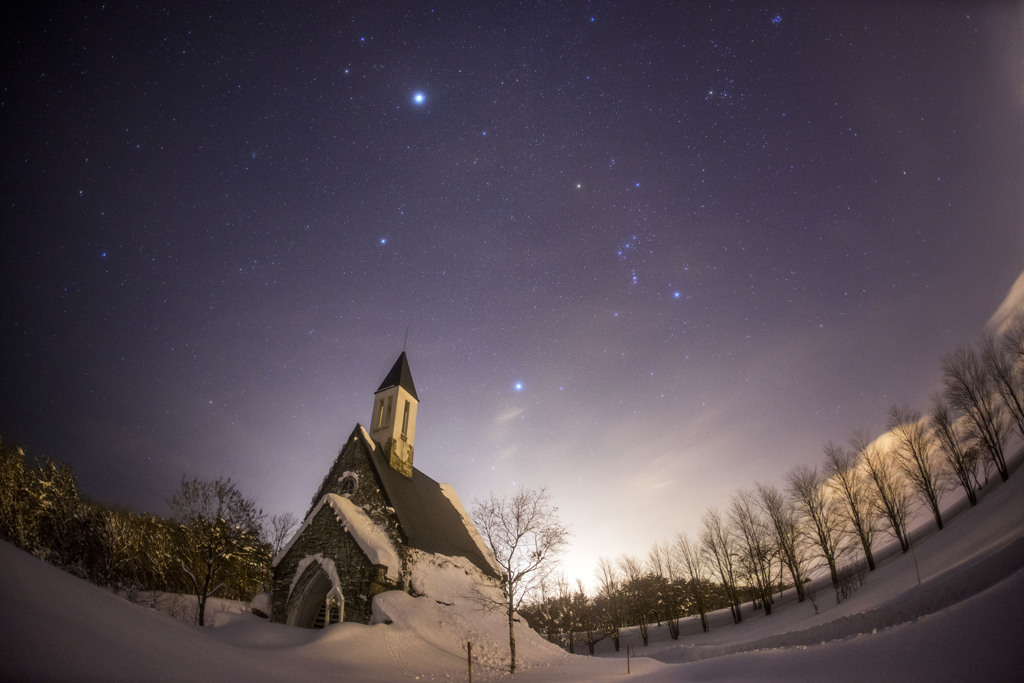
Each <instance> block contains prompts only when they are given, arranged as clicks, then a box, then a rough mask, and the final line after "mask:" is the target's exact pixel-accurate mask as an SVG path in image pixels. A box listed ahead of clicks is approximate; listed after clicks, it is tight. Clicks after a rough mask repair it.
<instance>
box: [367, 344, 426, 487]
mask: <svg viewBox="0 0 1024 683" xmlns="http://www.w3.org/2000/svg"><path fill="white" fill-rule="evenodd" d="M419 402H420V400H419V398H418V397H417V396H416V386H415V385H414V384H413V383H412V373H411V372H409V361H408V359H406V357H405V351H402V355H400V356H399V357H398V360H396V361H395V364H394V365H393V366H392V367H391V371H390V372H388V375H387V377H385V378H384V381H383V382H381V384H380V387H378V388H377V391H376V392H374V394H373V416H372V418H371V419H370V437H371V438H373V440H374V441H376V442H377V443H379V444H380V445H381V446H382V447H383V448H384V454H385V455H386V456H387V460H388V464H389V465H390V466H391V468H392V469H394V470H397V471H398V472H401V473H402V474H404V475H405V476H407V477H412V455H413V441H414V440H415V437H416V407H417V406H418V405H419Z"/></svg>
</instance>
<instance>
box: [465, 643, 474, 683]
mask: <svg viewBox="0 0 1024 683" xmlns="http://www.w3.org/2000/svg"><path fill="white" fill-rule="evenodd" d="M466 663H467V664H468V665H469V683H473V643H472V642H470V641H468V640H467V641H466Z"/></svg>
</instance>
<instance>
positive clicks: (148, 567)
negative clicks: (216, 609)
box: [0, 439, 296, 625]
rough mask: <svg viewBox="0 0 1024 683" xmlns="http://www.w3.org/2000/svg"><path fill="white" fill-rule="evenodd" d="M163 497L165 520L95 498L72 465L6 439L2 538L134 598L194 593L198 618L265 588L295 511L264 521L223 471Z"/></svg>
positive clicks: (0, 474) (0, 488)
mask: <svg viewBox="0 0 1024 683" xmlns="http://www.w3.org/2000/svg"><path fill="white" fill-rule="evenodd" d="M167 503H168V506H169V508H170V510H171V516H170V517H169V518H162V517H159V516H157V515H154V514H150V513H145V512H142V513H139V512H133V511H130V510H125V509H121V508H117V507H109V506H106V505H104V504H102V503H98V502H96V501H92V500H89V499H88V498H86V497H85V496H83V495H82V493H81V491H80V490H79V488H78V481H77V478H76V477H75V474H74V472H73V471H72V469H71V467H70V466H69V465H66V464H59V463H56V462H54V461H53V460H50V459H49V458H45V457H44V458H41V459H36V460H32V459H30V458H29V457H28V456H27V455H26V453H25V450H24V449H23V448H21V447H11V446H9V445H7V444H6V443H4V442H3V440H2V439H0V538H3V539H6V540H7V541H9V542H11V543H12V544H14V545H16V546H18V547H19V548H22V549H23V550H26V551H27V552H29V553H31V554H33V555H35V556H36V557H39V558H40V559H43V560H45V561H47V562H49V563H51V564H53V565H55V566H57V567H60V568H61V569H64V570H65V571H68V572H70V573H72V574H75V575H76V576H78V577H80V578H83V579H86V580H87V581H90V582H92V583H94V584H96V585H99V586H103V587H107V588H109V589H111V590H113V591H114V592H115V593H119V594H123V595H125V596H126V597H127V598H128V599H129V600H132V601H134V600H136V599H138V596H139V594H140V593H141V592H143V591H155V592H167V593H184V594H189V595H193V596H195V598H196V601H197V608H198V609H197V617H198V622H199V624H200V625H203V624H204V623H205V612H206V609H205V608H206V601H207V599H208V598H209V597H212V596H214V595H216V596H217V597H221V598H227V599H233V600H246V601H248V600H251V599H252V598H253V596H254V595H256V594H257V593H260V592H263V591H267V590H269V588H270V581H271V566H270V563H271V559H272V557H273V553H274V552H276V551H277V550H279V549H280V547H281V545H282V544H283V543H284V540H285V539H286V537H287V535H288V533H289V531H290V530H291V529H292V528H293V527H294V526H295V523H296V522H295V518H294V516H293V515H291V514H290V513H287V514H284V515H278V516H273V517H270V518H269V519H268V518H267V517H266V516H265V515H264V514H263V512H262V510H260V509H259V508H258V507H257V506H256V503H255V502H254V501H253V500H252V499H251V498H247V497H246V496H244V495H243V494H242V493H241V492H240V491H239V490H238V487H237V486H236V485H235V484H234V482H232V481H231V480H230V479H223V478H221V479H217V480H215V481H202V480H199V479H195V478H193V479H187V478H185V477H183V478H182V481H181V484H180V486H179V488H178V490H177V491H176V492H175V493H174V494H173V496H172V497H171V498H170V499H169V500H168V501H167Z"/></svg>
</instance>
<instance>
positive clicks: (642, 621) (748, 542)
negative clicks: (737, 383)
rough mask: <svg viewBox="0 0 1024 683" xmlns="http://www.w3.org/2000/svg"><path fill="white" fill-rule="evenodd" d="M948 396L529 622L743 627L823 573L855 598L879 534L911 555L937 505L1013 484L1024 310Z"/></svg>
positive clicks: (962, 366)
mask: <svg viewBox="0 0 1024 683" xmlns="http://www.w3.org/2000/svg"><path fill="white" fill-rule="evenodd" d="M942 371H943V391H942V392H940V393H938V394H936V395H935V396H934V397H933V398H932V402H931V403H932V404H931V408H930V411H929V412H928V413H927V414H924V415H922V414H921V413H919V412H917V411H914V410H912V409H910V408H907V407H905V406H900V405H895V406H892V407H891V408H890V410H889V415H888V422H887V432H886V433H885V434H884V435H883V436H881V437H879V438H877V439H873V438H871V437H870V436H869V435H868V434H867V432H865V431H863V430H858V431H857V432H855V433H854V434H853V435H852V437H851V438H850V439H849V440H848V442H847V443H845V444H842V443H835V442H830V443H827V444H826V445H825V447H824V462H823V463H822V465H821V466H820V467H819V466H807V465H801V466H797V467H794V468H793V469H791V470H790V471H789V472H788V473H787V476H786V477H785V481H784V488H779V487H776V486H773V485H771V484H766V483H757V484H756V485H755V486H754V487H753V488H752V489H744V490H741V491H738V492H736V493H734V494H733V496H732V498H731V500H730V504H729V506H728V509H727V510H726V511H725V512H721V511H719V510H718V509H714V508H712V509H710V510H708V511H707V512H706V513H705V514H704V516H703V518H702V520H701V525H700V529H699V532H698V533H697V536H696V538H690V537H688V536H687V535H686V534H679V535H678V536H677V537H676V538H675V540H674V541H672V542H670V543H663V544H656V545H655V546H654V547H653V548H651V550H650V552H649V554H648V557H647V558H646V559H645V560H640V559H638V558H636V557H633V556H629V555H623V556H621V557H619V558H618V559H617V560H616V561H610V560H608V559H605V558H602V559H601V560H600V561H599V564H598V568H597V578H598V587H597V590H596V591H595V592H594V594H593V595H588V594H587V592H586V591H585V590H584V587H583V584H582V583H581V582H577V583H576V584H575V587H570V584H569V583H568V582H567V581H565V580H562V581H561V582H559V583H558V584H557V586H556V588H555V590H553V591H549V594H548V595H545V597H544V599H543V600H541V601H539V602H537V603H535V604H533V605H530V606H529V607H528V608H526V609H524V615H525V616H527V618H528V619H529V620H530V621H531V623H533V624H534V625H535V626H537V627H538V628H539V629H540V630H541V631H542V632H546V633H548V636H549V638H551V639H553V640H554V639H556V638H563V639H564V640H565V642H566V644H567V646H568V647H569V648H570V649H574V647H575V641H576V640H577V639H579V638H582V640H583V641H584V642H586V643H587V645H588V647H589V649H590V652H591V653H593V648H594V644H595V643H596V642H597V641H599V640H601V639H602V638H605V637H608V638H611V639H612V641H613V642H614V645H615V648H616V650H617V649H618V648H619V638H620V632H621V629H623V628H625V627H626V626H630V627H637V629H638V631H639V634H640V637H641V639H642V641H643V643H644V644H645V645H646V644H647V642H648V638H649V629H650V626H651V624H652V623H657V624H665V625H666V627H667V629H668V632H669V635H670V637H671V638H673V639H675V638H678V636H679V632H680V627H679V620H680V618H682V617H686V616H694V617H697V618H699V620H700V624H701V627H702V628H703V630H704V631H707V630H708V629H709V622H708V617H707V615H708V613H709V612H710V611H712V610H716V609H721V608H725V607H728V608H729V609H730V612H731V615H732V619H733V621H734V622H736V623H738V622H740V621H742V619H743V614H742V612H741V610H740V606H741V604H742V603H743V602H746V601H748V600H749V601H751V602H753V604H754V606H755V608H758V609H763V610H764V613H765V614H766V615H767V614H771V612H772V606H773V602H774V600H773V596H774V595H775V594H776V593H781V592H782V591H783V590H784V589H786V588H788V587H793V588H794V589H795V591H796V594H797V600H798V601H800V602H803V601H804V600H805V599H806V598H807V597H808V594H807V593H806V591H805V584H806V583H807V581H808V577H809V576H810V575H811V574H812V573H814V572H815V571H818V570H819V569H821V570H827V572H828V576H829V579H830V581H831V584H832V587H833V589H834V591H835V595H836V600H837V602H838V601H842V600H843V599H845V597H847V596H848V595H849V594H850V593H851V592H852V591H853V590H855V589H856V587H857V585H859V584H860V583H861V582H863V580H864V576H865V574H866V573H867V572H870V571H873V570H874V569H875V567H876V562H875V557H874V554H873V550H872V549H873V546H874V544H875V541H876V539H877V538H878V536H879V534H887V535H889V536H891V537H892V538H894V539H896V541H897V542H898V543H899V545H900V548H901V550H902V551H903V552H906V551H907V550H909V548H910V536H909V533H908V532H909V530H908V524H909V523H910V520H911V517H912V515H913V514H914V513H915V512H916V511H917V510H919V509H920V510H925V511H927V513H928V514H929V515H930V516H931V517H932V518H933V519H934V521H935V524H936V526H937V528H938V529H939V530H941V529H942V528H943V525H944V520H943V516H942V508H941V505H940V503H941V500H942V497H943V495H944V494H945V493H946V492H948V491H950V490H952V489H954V488H957V487H959V488H961V489H962V490H963V492H964V495H965V497H966V499H967V500H968V501H969V503H970V505H971V506H974V505H976V504H977V502H978V489H979V488H980V486H981V485H982V482H983V481H987V479H988V477H989V475H990V474H992V473H993V472H995V473H997V474H998V475H999V477H1000V478H1001V479H1003V480H1005V479H1006V478H1007V477H1008V476H1009V471H1008V469H1007V465H1006V457H1005V453H1004V449H1005V447H1006V444H1007V442H1008V439H1009V438H1010V436H1011V432H1012V431H1013V430H1014V429H1016V431H1017V432H1018V436H1019V437H1021V438H1024V315H1019V316H1017V317H1016V318H1015V319H1013V320H1012V321H1011V323H1010V324H1009V325H1008V326H1007V327H1006V329H1005V330H1004V331H1003V333H1002V334H1001V335H999V336H998V337H992V336H987V337H985V338H984V339H983V340H982V341H981V343H980V344H979V345H978V346H977V347H975V348H971V347H964V348H961V349H958V350H957V351H956V352H954V353H952V354H949V355H948V356H947V357H946V358H945V359H944V360H943V364H942Z"/></svg>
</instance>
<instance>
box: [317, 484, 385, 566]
mask: <svg viewBox="0 0 1024 683" xmlns="http://www.w3.org/2000/svg"><path fill="white" fill-rule="evenodd" d="M324 499H325V500H326V501H327V502H328V503H330V505H331V508H332V509H333V510H334V514H335V516H336V517H337V518H338V521H339V522H341V524H342V525H343V526H344V527H345V531H347V532H348V533H349V534H350V535H351V536H352V538H354V539H355V540H356V543H358V544H359V547H360V548H361V549H362V551H363V552H364V553H366V557H367V558H369V560H370V562H372V563H373V564H382V565H384V566H385V567H387V568H388V573H387V576H388V578H389V579H391V580H392V581H397V580H398V577H399V576H400V574H401V571H402V563H401V562H400V561H399V559H398V551H397V550H395V546H394V544H393V543H392V542H391V539H390V538H389V537H388V534H387V532H386V531H384V529H382V528H381V527H380V526H378V525H377V524H376V523H375V522H374V521H373V520H372V519H370V516H369V515H368V514H366V512H365V511H363V509H362V508H360V507H356V504H355V503H353V502H352V501H351V500H349V499H348V498H345V497H344V496H339V495H338V494H336V493H328V494H326V495H325V496H324ZM317 507H319V506H317Z"/></svg>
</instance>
